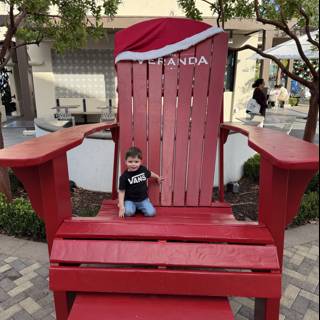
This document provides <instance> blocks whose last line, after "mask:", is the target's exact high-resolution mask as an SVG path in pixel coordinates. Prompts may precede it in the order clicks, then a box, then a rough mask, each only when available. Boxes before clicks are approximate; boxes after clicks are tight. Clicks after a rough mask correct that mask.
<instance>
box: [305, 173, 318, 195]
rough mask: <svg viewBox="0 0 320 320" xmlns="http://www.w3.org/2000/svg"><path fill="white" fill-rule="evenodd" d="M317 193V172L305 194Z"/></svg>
mask: <svg viewBox="0 0 320 320" xmlns="http://www.w3.org/2000/svg"><path fill="white" fill-rule="evenodd" d="M310 192H318V193H319V172H318V173H317V174H316V175H315V176H314V177H313V178H312V180H311V182H310V183H309V186H308V188H307V190H306V193H310Z"/></svg>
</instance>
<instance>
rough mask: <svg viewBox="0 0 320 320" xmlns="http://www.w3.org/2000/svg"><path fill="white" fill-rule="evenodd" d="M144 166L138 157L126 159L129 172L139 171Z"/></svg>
mask: <svg viewBox="0 0 320 320" xmlns="http://www.w3.org/2000/svg"><path fill="white" fill-rule="evenodd" d="M141 164H142V160H141V159H139V158H138V157H128V158H127V159H126V166H127V168H128V171H137V170H138V169H139V168H140V166H141Z"/></svg>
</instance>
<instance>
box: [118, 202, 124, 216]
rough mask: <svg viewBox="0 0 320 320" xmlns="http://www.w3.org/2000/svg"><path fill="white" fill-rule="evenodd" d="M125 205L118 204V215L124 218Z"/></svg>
mask: <svg viewBox="0 0 320 320" xmlns="http://www.w3.org/2000/svg"><path fill="white" fill-rule="evenodd" d="M124 213H125V207H123V206H120V205H119V217H120V218H124Z"/></svg>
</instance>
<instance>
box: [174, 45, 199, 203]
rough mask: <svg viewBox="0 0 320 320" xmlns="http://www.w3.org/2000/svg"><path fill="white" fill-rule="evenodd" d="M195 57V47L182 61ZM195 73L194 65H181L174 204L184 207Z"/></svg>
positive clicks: (187, 51)
mask: <svg viewBox="0 0 320 320" xmlns="http://www.w3.org/2000/svg"><path fill="white" fill-rule="evenodd" d="M194 55H195V48H194V47H193V48H191V49H189V50H186V51H183V52H182V53H181V54H180V59H181V60H182V61H184V60H185V59H189V57H194ZM187 61H188V60H187ZM193 72H194V66H193V65H189V64H185V65H184V64H183V63H180V66H179V93H178V97H179V98H178V109H177V120H176V122H177V125H176V127H177V129H176V142H175V144H176V146H175V163H174V166H175V169H174V191H173V196H174V198H173V204H174V205H175V206H183V205H184V204H185V192H186V172H187V161H186V159H188V141H189V124H190V114H191V97H192V84H193Z"/></svg>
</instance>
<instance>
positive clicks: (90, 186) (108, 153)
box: [36, 126, 114, 192]
mask: <svg viewBox="0 0 320 320" xmlns="http://www.w3.org/2000/svg"><path fill="white" fill-rule="evenodd" d="M47 133H48V132H46V131H44V130H43V129H41V128H39V127H37V126H36V136H37V137H39V136H42V135H45V134H47ZM67 157H68V168H69V179H70V180H72V181H74V182H75V183H76V185H77V186H78V187H80V188H84V189H87V190H92V191H103V192H111V191H112V177H113V157H114V142H113V141H112V140H103V139H84V141H83V143H82V144H81V145H80V146H78V147H76V148H74V149H72V150H70V151H69V152H68V153H67Z"/></svg>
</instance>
